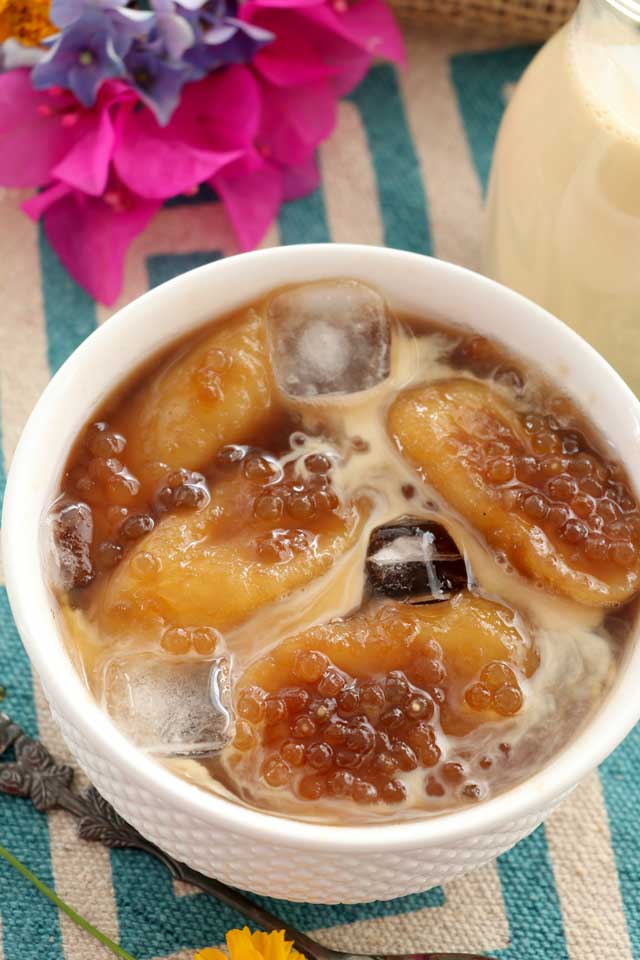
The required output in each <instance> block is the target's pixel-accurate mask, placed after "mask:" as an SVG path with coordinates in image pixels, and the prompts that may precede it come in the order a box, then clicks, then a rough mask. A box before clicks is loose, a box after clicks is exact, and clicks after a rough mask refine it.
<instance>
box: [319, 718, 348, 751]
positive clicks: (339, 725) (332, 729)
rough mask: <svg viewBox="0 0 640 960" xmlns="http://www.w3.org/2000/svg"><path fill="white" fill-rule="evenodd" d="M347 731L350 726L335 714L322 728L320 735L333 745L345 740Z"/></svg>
mask: <svg viewBox="0 0 640 960" xmlns="http://www.w3.org/2000/svg"><path fill="white" fill-rule="evenodd" d="M349 731H350V727H349V724H348V723H345V721H344V720H341V719H340V718H339V717H337V716H333V717H331V719H330V720H329V722H328V723H327V724H326V725H325V727H324V728H323V731H322V736H323V737H324V739H325V740H326V741H327V743H331V744H333V746H334V747H335V746H337V745H338V744H342V743H344V742H345V740H346V739H347V737H348V735H349Z"/></svg>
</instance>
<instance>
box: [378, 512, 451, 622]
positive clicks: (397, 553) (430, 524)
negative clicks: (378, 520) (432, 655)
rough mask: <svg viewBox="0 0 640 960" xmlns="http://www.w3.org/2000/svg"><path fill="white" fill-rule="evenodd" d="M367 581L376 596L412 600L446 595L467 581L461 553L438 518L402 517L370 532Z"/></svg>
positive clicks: (426, 600)
mask: <svg viewBox="0 0 640 960" xmlns="http://www.w3.org/2000/svg"><path fill="white" fill-rule="evenodd" d="M366 572H367V584H368V587H369V590H370V592H371V593H372V594H373V595H374V596H380V597H392V598H393V599H395V600H405V601H408V602H411V603H431V602H434V601H439V600H447V599H448V598H449V597H450V596H451V594H452V593H456V592H457V591H459V590H464V589H465V588H466V587H467V585H468V580H469V577H468V573H467V567H466V564H465V560H464V557H463V556H462V554H461V553H460V550H459V549H458V547H457V545H456V543H455V541H454V540H453V538H452V537H451V535H450V533H449V532H448V531H447V530H446V529H445V528H444V527H443V526H442V525H441V524H439V523H435V522H434V521H432V520H421V519H418V518H415V517H401V518H399V519H398V520H394V521H392V522H391V523H386V524H383V525H382V526H380V527H377V528H376V529H375V530H374V531H373V532H372V534H371V537H370V539H369V546H368V549H367V560H366Z"/></svg>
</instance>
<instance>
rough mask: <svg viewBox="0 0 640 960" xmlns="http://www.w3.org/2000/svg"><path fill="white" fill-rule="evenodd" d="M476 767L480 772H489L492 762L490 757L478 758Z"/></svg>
mask: <svg viewBox="0 0 640 960" xmlns="http://www.w3.org/2000/svg"><path fill="white" fill-rule="evenodd" d="M478 765H479V767H480V769H481V770H490V769H491V767H492V766H493V760H492V758H491V757H480V760H479V761H478Z"/></svg>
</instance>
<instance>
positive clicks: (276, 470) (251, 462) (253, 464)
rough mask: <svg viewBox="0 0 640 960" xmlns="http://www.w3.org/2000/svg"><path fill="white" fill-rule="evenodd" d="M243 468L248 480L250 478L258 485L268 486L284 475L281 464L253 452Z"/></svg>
mask: <svg viewBox="0 0 640 960" xmlns="http://www.w3.org/2000/svg"><path fill="white" fill-rule="evenodd" d="M242 469H243V472H244V475H245V477H246V478H247V480H250V481H251V482H252V483H255V484H257V485H258V486H267V485H268V484H271V483H275V482H276V481H278V480H279V479H280V478H281V477H282V468H281V467H280V465H279V464H278V463H276V462H275V461H274V460H270V459H268V458H267V457H263V456H260V455H259V454H252V455H251V456H249V457H247V458H246V460H245V462H244V465H243V468H242Z"/></svg>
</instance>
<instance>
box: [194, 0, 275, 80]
mask: <svg viewBox="0 0 640 960" xmlns="http://www.w3.org/2000/svg"><path fill="white" fill-rule="evenodd" d="M180 5H181V6H182V7H183V9H184V10H185V13H184V16H185V17H186V19H187V20H188V21H189V23H190V24H191V26H192V27H193V29H194V32H195V35H196V43H195V45H194V46H193V47H192V48H191V49H190V50H188V51H187V52H186V54H185V57H184V58H185V60H187V61H188V62H189V63H191V64H193V66H194V67H196V69H197V70H198V71H199V75H203V74H205V73H209V72H210V71H211V70H215V69H216V68H217V67H220V66H223V65H225V64H228V63H247V62H248V61H250V60H252V59H253V57H254V56H255V54H256V53H257V52H258V50H259V49H260V47H263V46H264V45H265V43H269V42H270V41H271V40H273V39H274V36H273V34H272V33H271V32H270V31H269V30H264V29H263V28H262V27H257V26H256V25H255V24H252V23H245V22H244V21H243V20H238V18H237V16H236V14H237V12H238V3H237V0H180Z"/></svg>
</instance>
